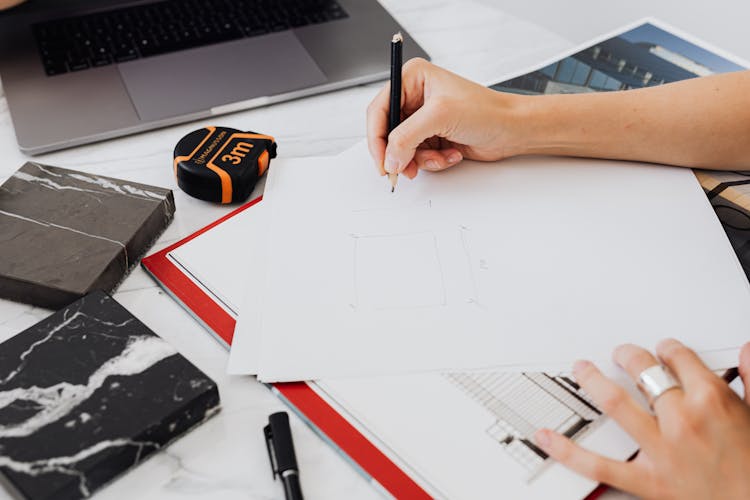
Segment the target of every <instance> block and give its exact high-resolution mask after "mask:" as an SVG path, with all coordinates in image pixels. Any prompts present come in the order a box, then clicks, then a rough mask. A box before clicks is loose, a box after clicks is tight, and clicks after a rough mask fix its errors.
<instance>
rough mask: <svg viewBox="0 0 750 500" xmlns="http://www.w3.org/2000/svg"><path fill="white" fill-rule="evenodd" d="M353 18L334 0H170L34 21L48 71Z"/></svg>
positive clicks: (36, 35)
mask: <svg viewBox="0 0 750 500" xmlns="http://www.w3.org/2000/svg"><path fill="white" fill-rule="evenodd" d="M346 17H348V15H347V14H346V12H345V11H344V9H343V8H342V7H341V5H339V4H338V3H337V2H335V1H334V0H200V1H199V0H169V1H162V2H154V3H149V4H145V5H138V6H134V7H127V8H122V9H116V10H110V11H106V12H100V13H96V14H87V15H84V16H80V17H71V18H65V19H56V20H54V21H47V22H43V23H40V24H36V25H34V26H33V31H34V36H35V38H36V42H37V46H38V48H39V54H40V56H41V58H42V64H43V65H44V69H45V71H46V72H47V75H49V76H53V75H59V74H62V73H67V72H69V71H81V70H85V69H89V68H95V67H99V66H106V65H108V64H113V63H118V62H125V61H132V60H134V59H138V58H141V57H149V56H154V55H158V54H166V53H168V52H176V51H179V50H184V49H188V48H193V47H201V46H204V45H210V44H213V43H219V42H225V41H228V40H235V39H239V38H247V37H253V36H260V35H265V34H266V33H272V32H276V31H284V30H289V29H292V28H299V27H302V26H307V25H310V24H319V23H325V22H329V21H335V20H337V19H344V18H346Z"/></svg>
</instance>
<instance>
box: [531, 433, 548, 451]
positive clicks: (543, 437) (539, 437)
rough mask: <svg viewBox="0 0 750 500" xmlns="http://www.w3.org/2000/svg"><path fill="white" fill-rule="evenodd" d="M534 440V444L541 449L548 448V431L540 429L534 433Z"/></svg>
mask: <svg viewBox="0 0 750 500" xmlns="http://www.w3.org/2000/svg"><path fill="white" fill-rule="evenodd" d="M534 439H535V440H536V443H537V444H538V445H539V446H541V447H542V448H548V447H549V444H550V438H549V431H547V430H546V429H541V430H538V431H536V434H534Z"/></svg>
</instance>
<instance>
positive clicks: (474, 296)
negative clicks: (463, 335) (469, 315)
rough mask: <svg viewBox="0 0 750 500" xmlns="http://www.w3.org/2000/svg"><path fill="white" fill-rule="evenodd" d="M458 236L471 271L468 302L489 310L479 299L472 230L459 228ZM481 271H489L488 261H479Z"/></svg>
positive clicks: (465, 227)
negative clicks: (472, 250) (472, 246)
mask: <svg viewBox="0 0 750 500" xmlns="http://www.w3.org/2000/svg"><path fill="white" fill-rule="evenodd" d="M458 234H459V237H460V239H461V248H462V250H463V252H464V254H465V255H466V267H467V269H468V270H469V280H470V282H471V296H469V297H468V298H467V299H466V301H467V302H469V303H470V304H474V305H476V306H477V307H480V308H481V309H487V308H486V306H484V305H483V304H482V302H481V301H480V299H479V281H478V279H479V278H478V276H477V273H476V272H475V271H474V259H475V257H474V256H473V255H472V252H471V248H470V245H469V236H470V234H471V228H470V227H469V226H464V225H461V226H458ZM478 265H479V269H481V270H485V271H486V270H487V269H488V265H487V261H486V260H485V259H479V263H478Z"/></svg>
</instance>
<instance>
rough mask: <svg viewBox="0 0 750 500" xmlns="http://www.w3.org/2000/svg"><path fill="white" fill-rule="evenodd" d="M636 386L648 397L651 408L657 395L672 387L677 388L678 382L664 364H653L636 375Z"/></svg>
mask: <svg viewBox="0 0 750 500" xmlns="http://www.w3.org/2000/svg"><path fill="white" fill-rule="evenodd" d="M638 387H640V388H641V390H642V391H643V392H644V393H645V394H646V396H647V397H648V402H649V404H650V405H651V407H652V408H653V406H654V403H655V402H656V400H657V399H659V396H661V395H662V394H664V393H665V392H667V391H669V390H672V389H679V388H680V387H681V386H680V383H679V382H678V381H677V379H676V378H674V376H673V375H672V373H671V372H670V371H669V370H668V369H667V368H666V367H665V366H664V365H654V366H650V367H648V368H646V369H645V370H643V371H642V372H641V373H640V374H639V375H638Z"/></svg>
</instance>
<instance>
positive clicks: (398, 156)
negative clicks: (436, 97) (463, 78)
mask: <svg viewBox="0 0 750 500" xmlns="http://www.w3.org/2000/svg"><path fill="white" fill-rule="evenodd" d="M446 121H447V110H446V107H445V106H441V105H436V103H434V101H432V102H430V103H425V105H424V106H422V107H421V108H419V109H418V110H416V111H415V112H414V113H413V114H412V115H411V116H409V117H408V118H407V119H406V120H404V121H403V122H402V123H401V125H399V126H398V127H396V128H395V129H394V130H393V131H392V132H391V133H390V135H389V136H388V144H387V146H386V149H385V170H386V172H401V171H403V170H404V169H405V168H406V167H407V166H408V165H409V162H411V161H412V160H413V159H414V155H415V154H416V152H417V147H419V145H420V144H422V142H424V141H425V140H426V139H429V138H430V137H433V136H436V135H437V136H441V135H444V134H443V131H444V130H445V127H446V126H447V123H446Z"/></svg>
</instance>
